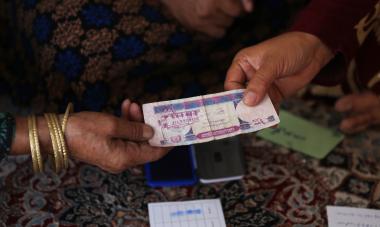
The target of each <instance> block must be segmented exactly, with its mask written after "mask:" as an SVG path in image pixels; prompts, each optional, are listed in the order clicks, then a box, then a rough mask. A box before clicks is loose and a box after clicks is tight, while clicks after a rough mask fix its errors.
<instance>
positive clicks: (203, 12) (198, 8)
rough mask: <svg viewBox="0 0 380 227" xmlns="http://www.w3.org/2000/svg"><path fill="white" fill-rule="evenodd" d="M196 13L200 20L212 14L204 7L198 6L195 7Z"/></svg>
mask: <svg viewBox="0 0 380 227" xmlns="http://www.w3.org/2000/svg"><path fill="white" fill-rule="evenodd" d="M195 13H196V15H197V16H198V17H199V18H203V19H204V18H206V17H208V16H209V14H210V12H209V10H208V9H207V7H205V6H204V5H202V4H200V5H196V7H195Z"/></svg>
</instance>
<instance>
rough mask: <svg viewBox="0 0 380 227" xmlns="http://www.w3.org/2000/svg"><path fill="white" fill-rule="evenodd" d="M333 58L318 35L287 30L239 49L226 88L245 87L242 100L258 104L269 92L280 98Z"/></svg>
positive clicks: (277, 101)
mask: <svg viewBox="0 0 380 227" xmlns="http://www.w3.org/2000/svg"><path fill="white" fill-rule="evenodd" d="M332 57H333V54H332V52H331V51H330V50H329V49H328V48H327V46H325V45H324V44H323V43H322V42H321V41H320V40H319V39H318V38H317V37H315V36H313V35H310V34H308V33H302V32H290V33H285V34H283V35H280V36H278V37H275V38H273V39H270V40H268V41H265V42H263V43H260V44H258V45H255V46H252V47H248V48H246V49H243V50H241V51H240V52H239V53H238V54H237V55H236V56H235V58H234V60H233V62H232V65H231V66H230V68H229V70H228V72H227V78H226V81H225V88H226V89H227V90H232V89H242V88H246V89H247V90H246V92H245V94H244V102H245V104H247V105H249V106H254V105H257V104H258V103H260V102H261V100H262V99H263V98H264V96H265V94H267V93H268V94H269V96H270V98H271V100H272V102H273V104H274V106H275V107H276V108H278V106H279V104H280V102H281V100H282V99H283V98H285V97H289V96H291V95H293V94H295V93H296V92H297V91H299V90H300V89H301V88H303V87H304V86H306V85H307V84H308V83H309V82H310V81H311V80H312V79H313V78H314V77H315V76H316V75H317V74H318V72H319V71H320V70H321V68H323V67H324V66H325V65H326V64H327V63H328V62H329V61H330V60H331V59H332Z"/></svg>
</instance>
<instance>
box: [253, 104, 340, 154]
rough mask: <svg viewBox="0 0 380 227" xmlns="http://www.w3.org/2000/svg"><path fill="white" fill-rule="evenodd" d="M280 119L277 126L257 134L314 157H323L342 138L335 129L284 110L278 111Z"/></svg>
mask: <svg viewBox="0 0 380 227" xmlns="http://www.w3.org/2000/svg"><path fill="white" fill-rule="evenodd" d="M280 121H281V122H280V125H279V127H278V128H276V129H272V128H267V129H264V130H262V131H260V132H259V133H257V135H258V136H259V137H261V138H263V139H266V140H269V141H271V142H273V143H276V144H280V145H282V146H285V147H287V148H290V149H293V150H295V151H299V152H302V153H304V154H307V155H310V156H312V157H314V158H318V159H322V158H324V157H325V156H326V155H327V154H328V153H329V152H330V151H331V150H332V149H334V147H335V146H336V145H338V144H339V143H340V142H341V141H342V140H343V138H344V135H343V134H341V133H339V132H338V131H336V130H332V129H328V128H324V127H321V126H318V125H317V124H315V123H312V122H309V121H306V120H304V119H302V118H300V117H297V116H295V115H293V114H291V113H289V112H287V111H284V110H281V111H280Z"/></svg>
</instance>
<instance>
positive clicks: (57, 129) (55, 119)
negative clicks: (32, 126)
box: [50, 114, 69, 168]
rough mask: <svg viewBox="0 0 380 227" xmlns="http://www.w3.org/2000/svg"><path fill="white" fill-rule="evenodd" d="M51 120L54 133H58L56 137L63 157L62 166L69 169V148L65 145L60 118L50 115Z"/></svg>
mask: <svg viewBox="0 0 380 227" xmlns="http://www.w3.org/2000/svg"><path fill="white" fill-rule="evenodd" d="M50 118H51V120H52V122H53V127H54V131H55V133H56V137H57V138H58V142H59V143H58V144H59V145H60V148H61V155H62V161H63V163H62V165H63V167H64V168H67V167H68V164H69V162H68V158H67V147H66V143H65V137H64V136H63V132H62V128H61V127H60V125H59V122H58V117H57V115H56V114H50Z"/></svg>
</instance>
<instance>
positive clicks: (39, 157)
mask: <svg viewBox="0 0 380 227" xmlns="http://www.w3.org/2000/svg"><path fill="white" fill-rule="evenodd" d="M32 125H33V138H34V147H35V149H36V156H37V163H38V166H39V171H40V172H42V171H43V163H42V156H41V149H40V143H39V141H38V132H37V118H36V116H35V115H32Z"/></svg>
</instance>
